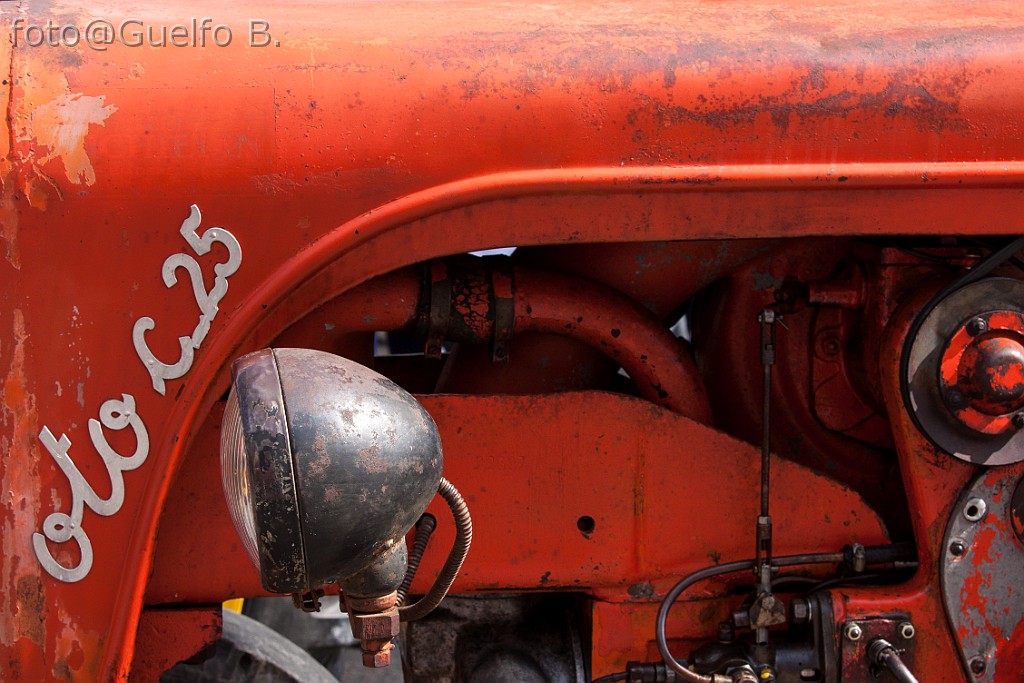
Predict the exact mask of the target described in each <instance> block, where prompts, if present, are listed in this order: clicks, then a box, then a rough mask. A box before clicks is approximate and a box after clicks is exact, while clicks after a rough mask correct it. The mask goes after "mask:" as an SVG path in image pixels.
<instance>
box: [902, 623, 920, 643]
mask: <svg viewBox="0 0 1024 683" xmlns="http://www.w3.org/2000/svg"><path fill="white" fill-rule="evenodd" d="M899 633H900V638H902V639H903V640H910V639H911V638H913V637H914V634H916V633H917V630H916V629H915V628H914V625H913V624H911V623H910V622H909V621H904V622H903V623H902V624H900V627H899Z"/></svg>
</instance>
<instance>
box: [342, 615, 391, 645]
mask: <svg viewBox="0 0 1024 683" xmlns="http://www.w3.org/2000/svg"><path fill="white" fill-rule="evenodd" d="M348 620H349V624H350V625H351V626H352V635H353V636H354V637H355V638H356V640H364V641H365V640H390V639H392V638H394V637H395V636H397V635H398V633H399V631H400V630H401V625H400V623H399V619H398V610H397V609H394V608H392V609H390V610H388V611H387V612H381V613H379V614H350V615H349V617H348Z"/></svg>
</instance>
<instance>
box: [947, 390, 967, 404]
mask: <svg viewBox="0 0 1024 683" xmlns="http://www.w3.org/2000/svg"><path fill="white" fill-rule="evenodd" d="M946 403H947V404H948V405H949V407H950V408H963V407H964V406H965V405H967V399H966V398H964V395H963V394H961V393H960V392H959V391H957V390H956V389H950V390H949V391H947V392H946Z"/></svg>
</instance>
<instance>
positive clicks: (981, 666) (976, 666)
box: [971, 657, 987, 676]
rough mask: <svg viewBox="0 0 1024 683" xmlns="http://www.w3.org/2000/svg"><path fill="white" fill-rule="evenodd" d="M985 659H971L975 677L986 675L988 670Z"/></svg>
mask: <svg viewBox="0 0 1024 683" xmlns="http://www.w3.org/2000/svg"><path fill="white" fill-rule="evenodd" d="M986 666H987V665H986V663H985V658H984V657H973V658H971V673H972V674H974V675H975V676H980V675H982V674H983V673H985V668H986Z"/></svg>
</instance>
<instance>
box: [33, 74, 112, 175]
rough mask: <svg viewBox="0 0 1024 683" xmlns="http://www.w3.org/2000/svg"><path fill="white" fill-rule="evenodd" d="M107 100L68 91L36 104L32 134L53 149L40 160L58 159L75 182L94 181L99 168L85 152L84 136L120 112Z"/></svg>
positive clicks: (38, 140) (38, 141) (40, 142)
mask: <svg viewBox="0 0 1024 683" xmlns="http://www.w3.org/2000/svg"><path fill="white" fill-rule="evenodd" d="M105 101H106V98H105V97H104V96H103V95H99V96H86V95H83V94H82V93H71V92H68V93H64V94H63V95H60V96H59V97H56V98H54V99H52V100H50V101H49V102H47V103H45V104H43V105H41V106H39V107H37V108H36V109H35V111H33V112H32V122H31V130H32V137H33V139H34V140H35V141H36V142H37V143H39V144H40V145H43V146H45V147H48V148H49V150H50V151H49V153H48V154H47V155H46V156H45V157H44V158H43V159H42V160H40V163H41V164H46V163H48V162H49V161H51V160H53V159H59V160H60V161H61V162H62V163H63V164H64V173H65V175H67V178H68V180H70V181H71V182H72V183H75V184H76V185H83V184H84V185H92V184H94V183H95V182H96V170H95V169H94V168H93V166H92V162H91V161H89V155H88V154H87V153H86V151H85V136H86V135H87V134H88V133H89V126H90V125H92V124H96V125H99V126H102V125H104V124H105V122H106V120H107V118H108V117H109V116H110V115H111V114H113V113H114V112H115V111H117V107H115V106H114V105H112V104H110V105H104V102H105Z"/></svg>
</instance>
